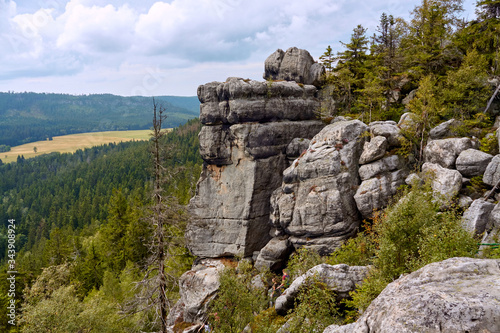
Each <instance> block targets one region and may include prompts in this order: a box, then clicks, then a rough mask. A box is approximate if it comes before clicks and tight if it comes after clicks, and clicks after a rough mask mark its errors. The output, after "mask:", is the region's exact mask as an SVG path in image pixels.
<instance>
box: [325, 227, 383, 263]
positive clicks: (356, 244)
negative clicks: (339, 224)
mask: <svg viewBox="0 0 500 333" xmlns="http://www.w3.org/2000/svg"><path fill="white" fill-rule="evenodd" d="M375 250H376V244H375V243H374V240H373V238H372V235H371V234H370V233H369V231H364V232H360V233H358V235H357V236H356V237H355V238H351V239H349V240H348V241H347V242H345V243H344V244H343V245H342V246H341V247H340V248H339V249H337V250H336V251H334V252H333V253H332V254H331V255H330V256H329V257H328V258H327V260H326V263H327V264H330V265H337V264H347V265H349V266H366V265H370V264H372V262H373V258H374V257H375Z"/></svg>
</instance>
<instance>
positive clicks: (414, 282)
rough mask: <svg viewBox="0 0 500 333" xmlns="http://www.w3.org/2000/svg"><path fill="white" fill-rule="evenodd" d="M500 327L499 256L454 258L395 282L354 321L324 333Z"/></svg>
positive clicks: (429, 331) (494, 329) (499, 329)
mask: <svg viewBox="0 0 500 333" xmlns="http://www.w3.org/2000/svg"><path fill="white" fill-rule="evenodd" d="M362 332H363V333H365V332H398V333H410V332H426V333H433V332H436V333H438V332H500V260H492V259H489V260H488V259H472V258H452V259H448V260H444V261H442V262H437V263H432V264H429V265H427V266H425V267H423V268H421V269H419V270H417V271H415V272H413V273H411V274H409V275H407V276H404V277H401V278H399V279H398V280H396V281H394V282H392V283H390V284H389V285H388V286H387V287H386V288H385V289H384V290H383V291H382V293H381V294H380V295H379V296H378V297H377V298H376V299H375V300H374V301H373V302H372V303H371V304H370V306H368V308H367V309H366V311H365V312H364V313H363V315H362V316H361V317H360V318H359V319H358V320H357V321H356V322H355V323H354V324H350V325H345V326H341V327H338V326H333V327H331V328H330V327H329V328H327V329H326V330H325V331H324V333H362Z"/></svg>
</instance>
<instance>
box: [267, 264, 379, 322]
mask: <svg viewBox="0 0 500 333" xmlns="http://www.w3.org/2000/svg"><path fill="white" fill-rule="evenodd" d="M368 271H369V267H365V266H348V265H345V264H340V265H334V266H332V265H328V264H321V265H318V266H314V267H313V268H311V269H310V270H308V271H307V272H306V273H305V274H304V275H301V276H300V277H298V278H296V279H295V280H294V281H293V282H292V284H291V285H290V287H288V289H286V290H285V292H284V293H283V294H282V295H281V296H280V297H278V298H277V299H276V306H275V308H276V312H277V313H278V314H281V315H285V314H286V313H287V312H288V310H289V309H291V308H293V306H294V301H295V297H297V295H298V293H299V289H300V287H301V286H302V285H303V284H304V283H308V282H310V281H311V278H313V277H314V278H316V279H317V280H318V281H320V282H323V283H325V284H326V285H327V286H328V288H329V289H331V290H333V291H335V292H336V294H337V298H338V299H339V300H341V299H344V298H347V297H348V296H349V292H351V291H354V290H355V289H356V287H357V286H360V285H361V284H362V282H363V280H364V278H365V277H366V276H367V275H368Z"/></svg>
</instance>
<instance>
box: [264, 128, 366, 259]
mask: <svg viewBox="0 0 500 333" xmlns="http://www.w3.org/2000/svg"><path fill="white" fill-rule="evenodd" d="M367 130H368V126H367V125H365V124H364V123H362V122H361V121H359V120H353V121H341V122H337V123H334V124H331V125H328V126H327V127H325V128H324V129H323V130H322V131H321V132H320V133H318V134H317V135H316V136H315V137H314V138H313V139H312V140H311V143H310V145H309V148H308V149H307V150H306V151H305V152H304V153H303V154H302V156H300V157H299V158H297V159H296V160H295V161H294V162H293V163H292V165H291V166H290V167H289V168H288V169H286V170H285V171H284V173H283V184H282V186H281V188H279V189H278V190H277V191H275V193H274V194H273V197H272V198H271V205H272V212H271V223H272V224H273V227H274V228H275V230H274V233H275V235H276V236H280V235H286V236H289V237H290V238H289V240H290V242H291V244H292V245H293V246H294V247H296V248H297V247H301V246H306V247H309V248H314V249H316V250H318V251H319V252H320V253H323V254H324V253H328V252H331V251H332V250H333V249H335V248H336V247H338V246H340V245H341V244H342V242H343V241H344V240H345V239H347V238H349V237H351V236H352V235H353V234H354V233H355V232H356V231H357V228H358V226H359V222H360V216H359V214H358V210H357V209H356V202H355V201H354V198H353V196H354V193H355V192H356V185H357V184H359V179H358V163H357V161H358V160H359V156H360V155H361V153H362V151H363V145H364V139H363V137H362V134H363V133H365V132H366V131H367Z"/></svg>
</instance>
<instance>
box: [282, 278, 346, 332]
mask: <svg viewBox="0 0 500 333" xmlns="http://www.w3.org/2000/svg"><path fill="white" fill-rule="evenodd" d="M286 318H287V320H288V323H289V325H290V326H289V327H288V331H289V332H291V333H305V332H311V333H312V332H323V330H324V329H325V328H326V327H327V326H330V325H332V324H340V323H342V319H341V318H340V315H339V311H338V307H337V302H336V297H335V293H334V292H332V291H331V290H330V289H329V288H328V286H327V285H326V284H324V283H323V282H320V281H318V279H317V278H315V277H312V278H310V279H309V280H308V281H306V283H304V284H303V285H302V286H301V288H300V292H299V294H298V296H297V298H296V299H295V309H294V310H293V312H291V313H290V314H289V315H288V316H287V317H286Z"/></svg>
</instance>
